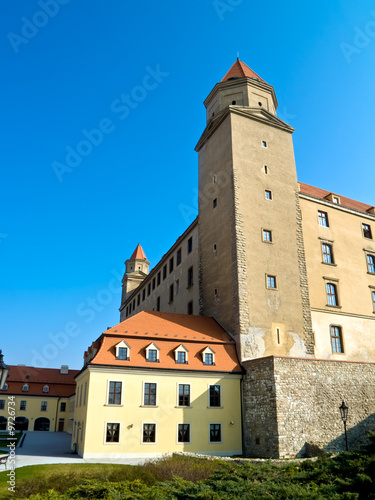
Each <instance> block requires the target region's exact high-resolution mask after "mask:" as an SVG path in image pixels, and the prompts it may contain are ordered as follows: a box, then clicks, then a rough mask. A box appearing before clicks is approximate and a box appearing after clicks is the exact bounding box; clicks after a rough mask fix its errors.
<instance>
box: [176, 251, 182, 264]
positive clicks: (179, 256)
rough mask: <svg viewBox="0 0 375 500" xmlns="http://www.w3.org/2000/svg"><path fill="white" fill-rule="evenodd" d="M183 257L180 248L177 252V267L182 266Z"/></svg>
mask: <svg viewBox="0 0 375 500" xmlns="http://www.w3.org/2000/svg"><path fill="white" fill-rule="evenodd" d="M181 255H182V253H181V248H179V249H178V250H177V255H176V266H179V265H180V264H181V260H182V258H181Z"/></svg>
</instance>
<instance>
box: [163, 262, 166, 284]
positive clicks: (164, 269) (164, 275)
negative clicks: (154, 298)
mask: <svg viewBox="0 0 375 500" xmlns="http://www.w3.org/2000/svg"><path fill="white" fill-rule="evenodd" d="M166 277H167V264H165V266H163V281H164V280H165V278H166Z"/></svg>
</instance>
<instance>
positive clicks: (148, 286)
mask: <svg viewBox="0 0 375 500" xmlns="http://www.w3.org/2000/svg"><path fill="white" fill-rule="evenodd" d="M150 293H151V283H149V284H148V285H147V297H148V296H149V295H150ZM133 309H134V308H133Z"/></svg>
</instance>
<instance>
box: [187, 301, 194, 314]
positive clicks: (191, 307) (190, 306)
mask: <svg viewBox="0 0 375 500" xmlns="http://www.w3.org/2000/svg"><path fill="white" fill-rule="evenodd" d="M187 313H188V314H193V301H192V300H191V301H190V302H188V305H187Z"/></svg>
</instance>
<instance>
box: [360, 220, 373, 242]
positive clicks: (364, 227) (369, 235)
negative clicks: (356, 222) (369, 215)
mask: <svg viewBox="0 0 375 500" xmlns="http://www.w3.org/2000/svg"><path fill="white" fill-rule="evenodd" d="M362 232H363V236H364V237H365V238H369V239H370V240H372V233H371V226H370V225H369V224H362Z"/></svg>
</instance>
